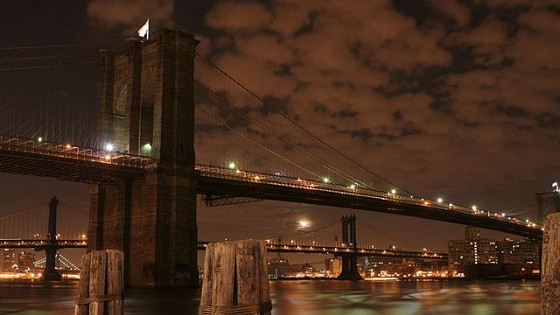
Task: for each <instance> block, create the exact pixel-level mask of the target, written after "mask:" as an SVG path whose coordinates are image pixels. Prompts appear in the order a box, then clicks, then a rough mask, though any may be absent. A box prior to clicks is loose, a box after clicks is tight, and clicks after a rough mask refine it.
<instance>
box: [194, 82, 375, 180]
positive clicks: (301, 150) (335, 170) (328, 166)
mask: <svg viewBox="0 0 560 315" xmlns="http://www.w3.org/2000/svg"><path fill="white" fill-rule="evenodd" d="M195 84H197V86H198V87H199V88H201V89H203V90H204V91H205V92H206V93H208V94H209V95H210V96H212V97H214V98H216V99H217V100H219V101H220V102H222V103H225V104H226V105H228V106H229V107H231V108H232V109H233V110H234V111H235V112H236V113H238V114H239V115H241V116H243V117H244V118H245V119H246V120H248V121H250V122H252V123H254V124H256V125H257V126H259V127H260V128H261V129H263V130H264V131H265V132H268V133H269V134H271V135H273V136H275V137H276V138H278V139H279V140H280V141H282V142H284V143H286V144H287V145H288V146H289V147H291V148H293V149H295V150H296V151H297V152H299V153H301V154H303V155H304V156H306V157H307V158H309V159H312V160H314V161H315V162H319V163H320V164H322V165H323V166H324V167H325V168H326V169H327V170H329V171H331V172H333V173H335V174H338V175H340V176H342V177H343V178H345V179H346V180H349V181H351V182H356V183H357V184H358V183H359V184H360V185H362V186H365V187H370V188H374V189H376V188H375V187H372V186H371V185H368V184H367V183H365V182H363V181H361V180H359V179H357V178H354V177H353V176H351V175H349V174H347V173H345V172H344V171H342V170H340V169H338V168H337V167H335V166H334V165H332V164H330V163H328V162H326V161H325V160H323V159H321V158H319V157H317V156H315V155H314V154H312V153H311V152H308V151H307V150H305V149H304V148H302V147H301V146H300V145H298V144H295V143H293V142H292V141H290V140H289V139H286V138H284V137H282V135H280V134H278V132H276V131H275V130H274V129H272V128H270V127H268V126H266V125H265V124H263V123H261V122H259V121H258V120H256V119H254V118H252V117H251V116H249V115H247V114H246V113H244V112H243V111H242V110H241V109H239V108H238V107H237V106H235V105H234V104H232V103H231V102H230V101H228V100H227V99H225V98H223V97H221V96H219V95H217V94H216V93H215V92H214V91H212V90H211V89H210V88H208V87H207V86H206V85H204V84H202V83H200V82H198V81H195ZM318 178H321V176H318Z"/></svg>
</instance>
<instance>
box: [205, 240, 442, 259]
mask: <svg viewBox="0 0 560 315" xmlns="http://www.w3.org/2000/svg"><path fill="white" fill-rule="evenodd" d="M207 244H208V242H198V249H199V250H206V246H207ZM266 251H267V252H275V253H308V254H326V255H329V254H332V255H335V256H336V255H341V254H349V253H355V254H356V255H357V256H375V257H396V258H416V259H430V260H447V258H448V255H447V254H446V253H433V252H416V251H403V250H389V249H375V248H356V249H353V248H349V247H335V246H320V245H315V246H311V245H294V244H274V243H267V244H266Z"/></svg>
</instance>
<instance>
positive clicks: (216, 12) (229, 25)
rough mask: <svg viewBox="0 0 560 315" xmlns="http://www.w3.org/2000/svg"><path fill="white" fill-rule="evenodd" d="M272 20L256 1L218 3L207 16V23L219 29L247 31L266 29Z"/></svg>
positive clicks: (263, 7)
mask: <svg viewBox="0 0 560 315" xmlns="http://www.w3.org/2000/svg"><path fill="white" fill-rule="evenodd" d="M271 20H272V16H271V14H270V12H269V11H268V10H267V9H266V7H265V6H264V5H262V4H260V3H258V2H255V1H244V2H233V1H224V2H218V3H217V4H216V5H215V6H214V8H213V9H212V11H211V12H210V13H208V14H207V15H206V23H207V24H209V25H212V26H213V27H215V28H217V29H226V30H231V31H247V30H255V29H260V28H262V27H266V25H268V24H269V23H270V21H271Z"/></svg>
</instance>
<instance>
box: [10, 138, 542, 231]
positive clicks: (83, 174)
mask: <svg viewBox="0 0 560 315" xmlns="http://www.w3.org/2000/svg"><path fill="white" fill-rule="evenodd" d="M155 162H156V161H155V160H154V159H152V158H148V157H143V156H134V155H128V154H121V153H111V152H104V151H97V150H93V149H83V148H78V147H73V146H71V145H69V144H66V145H64V144H56V143H45V142H39V141H35V140H29V139H23V138H19V137H3V136H2V135H0V172H6V173H16V174H23V175H34V176H46V177H55V178H59V179H63V180H69V181H77V182H86V183H98V184H103V183H116V182H122V181H126V180H131V179H137V178H142V177H143V176H144V174H145V172H146V171H148V170H150V169H153V168H154V167H155V165H156V164H155ZM195 169H196V171H197V173H198V174H199V183H198V188H197V189H198V192H199V193H200V194H206V195H213V196H225V197H228V196H231V197H247V198H257V199H267V200H278V201H288V202H299V203H308V204H317V205H325V206H333V207H341V208H349V209H359V210H368V211H377V212H385V213H391V214H398V215H406V216H413V217H419V218H424V219H430V220H438V221H446V222H452V223H459V224H466V225H473V226H478V227H482V228H487V229H491V230H497V231H502V232H506V233H511V234H516V235H520V236H524V237H530V238H534V239H542V235H543V232H542V229H541V226H539V225H536V224H534V223H531V222H524V221H521V220H518V219H516V218H510V217H502V215H499V214H497V213H491V212H488V211H481V210H472V209H468V208H465V207H461V206H458V205H452V204H444V203H438V202H435V201H431V200H425V199H422V198H417V197H414V196H403V195H398V194H391V193H389V194H388V193H387V192H382V191H376V190H372V189H365V188H360V187H352V188H351V187H345V186H343V185H338V184H335V183H323V182H319V181H313V180H305V179H299V178H292V177H286V176H277V175H272V174H264V173H258V172H250V171H241V170H235V169H234V170H232V169H227V168H220V167H214V166H208V165H196V166H195Z"/></svg>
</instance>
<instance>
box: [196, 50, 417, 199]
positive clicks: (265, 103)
mask: <svg viewBox="0 0 560 315" xmlns="http://www.w3.org/2000/svg"><path fill="white" fill-rule="evenodd" d="M196 55H197V56H199V57H200V58H202V60H203V61H205V62H206V63H208V64H209V65H211V66H212V67H214V68H215V69H216V70H218V71H219V72H220V73H222V74H223V75H224V76H226V77H227V78H228V79H230V80H231V81H233V82H234V83H235V84H237V85H238V86H239V87H241V88H242V89H244V90H245V91H246V92H247V93H249V94H251V95H252V96H253V97H255V98H256V99H257V100H259V101H260V102H261V103H262V104H264V105H266V106H267V107H269V108H270V109H272V110H273V111H275V112H276V113H278V114H279V115H281V116H282V117H283V118H285V119H286V120H288V121H289V122H290V123H292V124H293V125H294V126H296V127H297V128H298V129H300V130H301V131H303V132H304V133H305V134H307V135H308V136H310V137H311V138H313V139H315V140H317V141H319V142H320V143H321V144H322V145H324V146H325V147H327V148H329V149H330V150H332V151H334V152H335V153H337V154H338V155H340V156H342V157H343V158H344V159H346V160H347V161H349V162H351V163H352V164H354V165H356V166H358V167H359V168H360V169H362V170H364V171H365V172H367V173H368V174H370V175H372V176H374V177H376V178H378V179H380V180H382V181H384V182H386V183H388V184H390V185H392V186H393V187H396V188H399V189H400V190H402V191H404V192H406V193H408V194H411V195H413V193H411V192H410V191H408V190H406V189H404V188H402V187H398V186H397V185H395V184H394V183H392V182H391V181H389V180H388V179H386V178H384V177H382V176H380V175H377V174H376V173H374V172H372V171H371V170H369V169H368V168H366V167H364V166H363V165H361V164H360V163H358V162H356V161H354V160H353V159H352V158H351V157H349V156H348V155H346V154H344V153H342V152H341V151H339V150H337V149H336V148H334V147H332V146H331V145H329V144H328V143H326V142H325V141H323V140H322V139H321V138H319V137H318V136H316V135H315V134H313V133H311V132H310V131H308V130H307V129H305V128H304V127H302V126H301V125H300V124H298V123H297V122H296V121H294V120H293V119H291V118H290V117H288V116H287V115H286V114H284V113H282V112H281V111H280V110H278V109H277V108H276V107H275V106H272V105H271V104H270V103H268V102H266V101H265V100H264V99H263V98H261V97H260V96H258V95H257V94H256V93H254V92H253V91H251V90H250V89H249V88H247V87H246V86H245V85H243V84H242V83H241V82H239V81H237V80H236V79H234V78H233V77H232V76H231V75H229V74H228V73H227V72H225V71H224V70H222V69H221V68H220V67H218V66H217V65H216V64H214V63H212V62H211V61H210V60H208V59H207V58H206V57H204V56H202V55H201V54H200V53H198V52H197V53H196Z"/></svg>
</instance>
